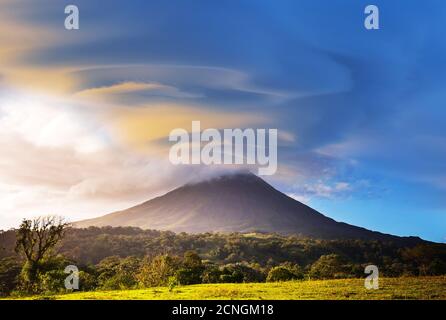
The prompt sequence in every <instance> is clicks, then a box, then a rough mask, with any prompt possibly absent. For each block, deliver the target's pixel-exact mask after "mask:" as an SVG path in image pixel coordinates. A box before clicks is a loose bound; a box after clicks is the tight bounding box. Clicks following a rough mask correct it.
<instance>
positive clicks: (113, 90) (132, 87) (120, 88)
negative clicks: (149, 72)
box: [76, 81, 168, 98]
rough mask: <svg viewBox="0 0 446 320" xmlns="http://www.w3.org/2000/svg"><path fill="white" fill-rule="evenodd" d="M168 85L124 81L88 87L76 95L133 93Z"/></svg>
mask: <svg viewBox="0 0 446 320" xmlns="http://www.w3.org/2000/svg"><path fill="white" fill-rule="evenodd" d="M166 87H168V86H164V85H162V84H158V83H146V82H133V81H129V82H122V83H118V84H114V85H111V86H104V87H98V88H91V89H86V90H83V91H80V92H78V93H77V94H76V95H77V96H79V97H87V98H95V97H102V96H106V95H110V94H121V93H132V92H138V91H145V90H157V89H164V88H166Z"/></svg>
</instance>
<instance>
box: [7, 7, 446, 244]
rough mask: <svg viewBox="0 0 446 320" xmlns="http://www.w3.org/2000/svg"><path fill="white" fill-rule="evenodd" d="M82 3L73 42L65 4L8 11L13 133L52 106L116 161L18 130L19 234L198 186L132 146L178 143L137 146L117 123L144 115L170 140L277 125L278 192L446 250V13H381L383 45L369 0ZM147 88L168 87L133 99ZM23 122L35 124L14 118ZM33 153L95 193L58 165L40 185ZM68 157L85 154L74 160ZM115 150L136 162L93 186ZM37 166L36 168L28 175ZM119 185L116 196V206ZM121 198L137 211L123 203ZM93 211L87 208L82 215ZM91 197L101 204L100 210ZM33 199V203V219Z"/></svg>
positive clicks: (12, 201) (14, 192)
mask: <svg viewBox="0 0 446 320" xmlns="http://www.w3.org/2000/svg"><path fill="white" fill-rule="evenodd" d="M67 4H68V2H67ZM70 4H76V5H77V6H78V7H79V10H80V30H78V31H67V30H65V29H64V28H63V19H64V14H63V8H64V4H61V2H60V1H43V0H38V1H33V2H32V4H30V3H29V1H21V0H18V1H5V3H4V4H2V5H1V6H3V12H4V15H5V17H3V19H2V21H3V22H2V24H3V26H2V29H3V30H5V27H6V26H8V28H9V29H10V30H14V29H16V30H17V39H18V40H14V39H12V38H11V37H9V36H8V34H7V33H6V32H3V33H0V41H2V42H3V45H2V47H3V48H10V49H11V50H9V51H7V50H6V51H5V53H3V54H4V56H2V55H1V54H2V52H1V51H0V57H3V61H4V62H3V63H1V64H0V65H1V66H2V69H3V70H4V71H3V72H1V76H2V77H1V79H2V81H1V82H0V85H1V87H0V89H1V94H2V96H3V109H0V121H3V122H4V123H5V126H4V128H6V127H7V126H6V125H9V126H10V127H11V128H12V127H13V124H14V125H15V127H14V128H17V125H16V124H17V123H16V122H8V121H12V120H11V119H13V120H14V121H16V119H19V120H17V121H22V120H20V119H22V115H18V116H15V114H14V116H11V112H12V111H11V110H10V109H8V103H9V101H11V99H13V100H14V101H16V100H17V99H16V97H17V96H20V97H29V99H30V100H32V101H36V100H35V98H34V96H35V95H38V96H39V98H40V99H42V101H43V102H42V103H41V104H42V105H44V106H43V107H42V108H47V107H48V106H49V105H57V106H58V108H59V109H57V111H55V112H56V114H57V115H59V112H64V113H63V115H61V119H69V120H70V121H69V122H70V123H71V124H73V122H76V121H77V122H76V123H79V126H76V127H75V128H73V129H72V131H70V134H75V135H76V136H79V132H82V134H85V137H86V138H85V139H87V140H88V145H90V144H91V145H92V146H95V148H96V147H97V146H101V147H97V149H94V148H93V147H92V148H93V149H89V152H90V153H89V156H88V157H87V156H86V155H85V152H84V153H82V157H80V156H78V155H77V154H76V152H77V151H78V149H79V148H77V147H76V146H75V145H76V143H78V142H79V141H78V140H77V139H71V140H70V138H69V137H71V136H70V135H69V134H68V133H67V134H66V135H64V137H68V138H64V143H62V142H59V141H56V142H57V143H56V142H54V139H50V140H48V139H47V140H45V139H44V140H38V141H37V142H36V141H35V140H33V136H34V135H33V134H29V133H28V131H26V132H25V131H23V130H21V131H20V132H16V131H14V130H16V129H14V130H13V129H11V130H9V131H7V130H6V129H4V132H3V133H2V134H3V137H4V140H5V141H6V137H8V141H11V139H13V137H14V138H17V139H19V140H20V142H21V143H23V148H24V150H28V151H26V152H25V151H20V150H19V149H18V148H19V147H18V146H19V145H20V143H15V144H14V145H11V146H9V147H10V148H12V150H11V151H12V152H8V154H11V153H12V154H15V158H13V159H12V158H11V161H8V162H7V164H8V167H7V169H4V170H3V171H0V177H2V178H3V181H4V183H3V187H2V185H0V189H1V188H3V189H4V190H6V191H5V192H6V193H5V194H7V195H6V196H4V199H3V200H4V201H5V202H7V203H9V207H8V208H9V209H7V208H6V207H5V210H6V211H5V212H6V213H4V215H5V216H2V218H3V219H4V221H8V222H7V223H4V227H9V226H12V225H14V224H15V223H16V221H17V219H18V216H19V215H20V214H21V213H22V212H24V214H25V213H26V214H29V215H31V214H35V213H37V212H38V211H39V210H42V209H45V210H47V208H56V210H57V209H58V208H61V210H62V209H63V210H66V212H65V214H67V215H68V216H73V217H76V218H77V217H80V216H83V215H85V216H87V215H88V208H93V207H94V208H95V209H94V210H93V212H94V214H95V215H98V214H100V213H106V212H107V210H111V209H115V208H121V207H125V206H127V205H130V204H132V203H135V202H138V201H140V200H142V199H143V198H144V197H147V195H148V194H152V193H153V194H156V193H159V192H161V191H162V190H167V189H169V188H172V187H175V186H176V185H178V184H181V183H182V182H184V181H186V180H187V179H189V178H190V177H189V176H190V175H191V174H192V175H198V174H199V173H197V171H195V169H194V170H186V171H184V172H183V171H181V172H177V171H172V170H169V168H168V167H166V166H164V165H162V164H160V160H159V159H155V156H154V155H153V154H152V153H151V154H150V156H149V155H147V154H145V153H139V152H137V153H138V154H136V153H135V152H134V150H133V149H132V150H131V151H128V150H129V149H127V147H128V146H129V145H131V146H132V147H133V146H134V145H135V144H136V145H139V144H141V141H140V140H138V139H142V140H143V141H145V140H144V139H146V140H147V139H149V138H150V139H153V140H159V139H163V135H162V132H160V133H159V134H158V135H153V133H151V135H150V136H143V137H138V139H137V138H135V134H134V133H132V134H130V133H129V132H127V131H128V127H129V126H128V125H122V123H121V122H120V121H117V120H116V118H114V117H117V119H123V118H126V117H127V113H129V114H131V115H132V117H133V116H134V117H140V116H141V113H140V112H143V114H144V116H147V117H148V118H150V119H153V118H157V117H159V119H161V118H162V119H167V120H162V121H165V122H162V121H161V120H159V121H161V122H162V123H164V125H165V126H166V129H167V128H170V124H169V119H172V118H169V117H170V115H172V117H173V115H174V114H175V115H177V114H178V113H179V112H181V110H185V112H187V113H189V114H193V115H194V116H198V117H200V116H202V117H204V118H206V119H210V120H209V121H210V122H211V123H212V124H214V123H215V126H220V127H224V126H229V127H231V126H233V125H235V124H237V125H243V126H245V127H249V126H251V127H253V126H258V127H264V126H269V127H276V128H278V129H279V132H283V133H286V136H287V137H288V139H283V140H281V141H280V146H279V151H278V154H279V172H278V174H277V176H274V177H270V178H268V181H269V182H271V183H272V184H274V185H275V186H276V187H277V188H279V189H280V190H281V191H284V192H286V193H288V194H290V195H292V196H294V197H295V198H296V199H299V200H302V201H304V202H306V203H308V204H309V205H311V206H313V207H314V208H316V209H318V210H320V211H321V212H323V213H324V214H326V215H328V216H330V217H333V218H335V219H337V220H342V221H346V222H348V223H352V224H357V225H360V226H364V227H367V228H371V229H375V230H379V231H382V232H388V233H394V234H398V235H418V236H421V237H423V238H426V239H429V240H434V241H442V242H444V241H446V197H445V192H446V148H445V146H446V126H445V120H446V108H445V106H444V103H445V101H446V91H445V90H444V87H445V84H446V83H445V82H446V77H445V75H444V73H445V70H446V41H444V20H445V18H446V3H445V2H444V1H440V0H438V1H435V0H432V1H428V2H422V1H407V0H406V1H403V0H395V1H373V4H375V5H377V6H378V8H379V9H380V27H381V28H380V30H373V31H370V30H366V29H365V28H364V27H363V22H364V18H365V15H364V13H363V12H364V8H365V7H366V6H367V5H368V4H370V3H369V1H361V0H355V1H347V0H334V1H318V0H311V1H309V0H308V1H296V0H295V1H240V0H239V1H215V2H211V1H156V2H155V1H140V0H135V1H92V0H88V1H86V0H82V1H80V0H73V1H70ZM20 40H21V41H20ZM24 43H25V44H28V45H23V44H24ZM10 52H13V53H14V54H12V55H11V54H10ZM120 84H121V85H122V84H127V87H125V88H123V87H122V86H119V85H120ZM135 84H139V85H141V84H143V85H144V84H145V85H147V84H156V85H157V87H156V88H155V89H154V87H153V86H147V87H145V88H146V89H144V90H141V89H138V90H135V89H132V90H128V87H129V86H132V85H133V86H134V85H135ZM106 87H108V88H112V89H111V90H109V91H107V92H108V94H109V95H108V96H107V97H105V96H104V92H103V90H102V91H101V90H98V89H101V88H102V89H103V88H106ZM139 88H140V87H139ZM110 92H112V94H110ZM12 93H14V94H12ZM93 93H94V94H93ZM92 94H93V95H92ZM98 94H101V97H100V99H98ZM11 95H13V98H11V97H10V96H11ZM42 96H44V98H42ZM85 96H87V98H88V99H87V100H86V99H85ZM79 97H81V98H84V99H83V100H82V99H79ZM8 99H9V100H8ZM22 109H23V110H26V111H23V112H28V113H29V112H34V111H35V108H34V107H33V108H31V111H29V110H28V109H26V108H25V107H24V108H20V106H19V107H17V108H15V109H14V110H22ZM52 110H53V109H51V111H49V112H53V111H52ZM61 110H62V111H61ZM38 113H39V114H40V112H38ZM65 113H66V114H65ZM116 115H117V116H116ZM262 116H263V118H262ZM73 117H75V118H76V120H72V118H73ZM25 118H26V119H29V116H26V117H25ZM258 118H262V119H258ZM110 119H112V120H110ZM132 119H133V118H132ZM221 119H223V120H221ZM217 120H221V122H219V123H216V121H217ZM132 121H133V120H132ZM172 121H173V120H172ZM178 121H179V120H178ZM212 121H214V122H212ZM45 122H46V120H45V119H43V120H42V122H41V123H45ZM62 122H63V121H62V120H61V123H62ZM173 122H174V123H177V122H176V121H173ZM20 123H22V122H20ZM26 123H27V124H28V122H26ZM116 123H118V124H116ZM132 123H133V122H132ZM54 126H55V127H57V126H56V125H54ZM172 126H173V124H172ZM19 127H20V128H22V127H23V126H19ZM26 128H27V129H26V130H28V129H29V128H28V127H26ZM58 128H66V126H65V125H61V127H58ZM50 129H51V128H50ZM50 129H48V130H50ZM29 130H41V125H36V126H32V129H29ZM126 130H127V131H126ZM13 131H14V132H13ZM84 131H85V132H84ZM124 131H125V132H124ZM161 131H163V130H161ZM163 132H164V131H163ZM18 136H19V137H18ZM41 136H42V135H41V134H39V137H41ZM92 136H94V137H93V138H92ZM30 137H31V138H30ZM42 139H43V138H42ZM87 140H85V141H87ZM67 141H68V142H67ZM29 144H30V145H32V146H33V148H31V149H32V150H34V152H36V157H37V158H42V159H45V161H46V163H48V161H56V160H57V161H59V160H60V159H61V158H62V159H64V160H63V161H68V163H70V164H71V165H70V166H69V168H74V169H72V170H78V171H75V173H73V175H75V176H78V177H79V176H81V177H84V179H73V178H71V177H65V176H64V175H63V174H60V170H62V169H61V168H60V167H58V166H54V167H52V168H50V170H52V171H50V172H53V173H54V174H52V178H51V179H50V180H51V181H50V182H48V177H43V176H40V175H37V174H36V172H42V170H43V169H42V168H45V170H47V169H48V168H47V167H46V166H44V165H43V164H42V163H37V162H38V161H37V160H36V161H35V162H33V163H32V164H30V163H28V162H29V160H27V162H24V160H23V161H19V160H18V159H19V158H18V157H23V158H28V159H29V157H30V156H31V154H29V153H27V152H30V151H29V150H30V145H29ZM142 144H143V143H142ZM117 145H119V146H117ZM7 147H8V146H7V145H6V144H4V146H3V148H4V149H5V150H9V149H7ZM67 148H74V150H75V151H73V153H72V157H69V156H67V154H70V153H67ZM76 148H77V149H76ZM113 148H120V149H119V150H123V149H124V148H125V150H126V152H127V151H128V154H129V155H128V157H124V156H123V159H119V160H116V162H117V163H115V162H113V163H112V161H111V160H109V158H107V157H106V158H107V159H108V160H107V161H108V162H107V163H105V164H103V167H104V168H109V171H107V172H106V173H104V175H103V176H99V175H98V176H94V177H93V178H92V175H96V174H97V172H98V170H96V169H94V168H96V167H94V166H95V165H96V163H97V159H98V158H100V157H104V154H103V153H104V152H105V153H106V152H112V151H115V150H116V149H113ZM92 150H93V151H92ZM19 151H20V152H19ZM62 151H63V152H62ZM84 151H85V150H84ZM152 151H153V150H152ZM5 153H6V152H5ZM122 154H125V152H123V153H122ZM48 159H50V160H48ZM51 159H53V160H51ZM42 161H43V160H42ZM12 162H17V163H18V164H16V165H15V167H13V166H12V164H11V163H12ZM5 163H6V161H5ZM129 163H131V165H129ZM24 165H27V166H30V165H32V166H35V168H34V169H33V170H31V169H29V171H30V172H26V173H23V169H22V168H23V167H21V166H24ZM123 166H124V167H125V168H128V167H126V166H131V168H130V169H128V171H130V172H134V173H133V175H130V176H123V175H122V173H121V174H119V176H116V177H115V176H113V177H112V178H113V179H115V180H113V179H112V181H108V182H107V183H106V182H103V181H105V180H103V179H105V178H106V177H110V175H111V174H113V175H115V172H116V171H117V170H118V169H117V168H122V167H123ZM147 167H156V168H157V169H156V172H157V175H159V178H158V179H157V182H154V183H152V184H150V185H147V183H146V182H144V181H143V182H141V181H139V180H137V181H135V180H134V177H135V176H137V177H140V176H141V174H140V173H141V172H144V174H143V175H142V176H143V177H145V174H147V175H149V176H151V174H152V173H151V172H146V171H145V170H146V168H147ZM5 168H6V167H5ZM160 168H162V169H160ZM64 170H65V169H64ZM133 170H134V171H133ZM18 172H20V174H18ZM172 172H175V173H172ZM61 176H63V177H61ZM55 177H57V179H56V178H55ZM132 179H133V180H132ZM98 181H99V182H98ZM113 181H115V183H116V186H114V187H113V188H114V190H115V191H114V192H116V193H113V192H111V191H110V192H108V193H105V194H102V193H103V192H102V189H101V188H102V187H103V186H104V185H110V184H111V185H113ZM123 181H125V183H123ZM129 181H133V182H129ZM166 181H167V182H166ZM31 182H32V183H31ZM30 185H32V186H33V188H32V190H30V187H29V186H30ZM117 185H119V187H118V186H117ZM122 185H125V186H127V189H124V190H123V189H122ZM129 185H131V186H130V187H128V186H129ZM73 190H74V191H73ZM98 190H101V191H98ZM42 194H45V195H46V196H48V195H49V196H48V199H53V200H51V201H50V200H48V203H46V204H45V206H43V207H40V204H39V206H35V205H34V203H35V202H33V199H40V197H41V196H42ZM116 194H121V195H128V198H125V201H124V200H122V201H120V202H116V200H114V202H113V201H112V200H111V199H116ZM18 195H20V196H18ZM78 197H80V198H82V199H83V200H85V203H88V205H85V207H78V206H74V205H73V207H72V209H67V207H69V205H68V204H69V203H70V201H72V203H78V202H79V201H78V200H79V198H78ZM91 198H95V200H94V201H98V200H97V199H98V198H100V199H101V202H95V204H94V205H93V204H92V202H88V201H93V200H91ZM23 199H25V202H26V203H28V204H27V206H26V207H22V205H21V207H20V211H18V209H17V203H18V202H19V201H22V200H23ZM87 200H88V201H87ZM20 203H23V201H22V202H20ZM99 208H100V209H99ZM8 210H9V211H8ZM63 210H62V211H63ZM19 212H20V213H19ZM79 212H82V215H80V213H79ZM6 215H7V216H6ZM0 227H1V225H0Z"/></svg>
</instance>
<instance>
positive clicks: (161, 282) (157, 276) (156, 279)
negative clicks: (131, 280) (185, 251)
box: [136, 255, 180, 288]
mask: <svg viewBox="0 0 446 320" xmlns="http://www.w3.org/2000/svg"><path fill="white" fill-rule="evenodd" d="M179 265H180V262H179V259H178V258H176V257H171V256H168V255H160V256H156V257H154V258H153V259H148V258H146V259H145V261H144V262H143V264H142V266H141V267H140V269H139V271H138V273H137V275H136V279H137V281H138V284H139V285H140V286H141V287H144V288H146V287H157V286H166V285H167V284H168V282H169V278H170V277H172V276H175V273H176V272H177V270H178V268H179Z"/></svg>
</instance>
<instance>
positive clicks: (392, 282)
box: [31, 277, 446, 300]
mask: <svg viewBox="0 0 446 320" xmlns="http://www.w3.org/2000/svg"><path fill="white" fill-rule="evenodd" d="M379 284H380V288H379V289H378V290H367V289H365V287H364V279H342V280H309V281H288V282H278V283H242V284H233V283H225V284H199V285H191V286H180V287H176V288H173V289H172V290H169V288H165V287H157V288H149V289H138V290H116V291H94V292H77V293H70V294H63V295H55V296H35V297H31V298H32V299H66V300H73V299H74V300H78V299H82V300H84V299H93V300H104V299H105V300H110V299H111V300H114V299H119V300H121V299H129V300H133V299H138V300H158V299H159V300H183V299H190V300H195V299H205V300H206V299H211V300H226V299H241V300H245V299H247V300H252V299H253V300H262V299H265V300H268V299H274V300H287V299H291V300H298V299H311V300H312V299H330V300H338V299H361V300H362V299H386V300H387V299H446V277H407V278H380V283H379Z"/></svg>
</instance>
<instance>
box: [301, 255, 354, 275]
mask: <svg viewBox="0 0 446 320" xmlns="http://www.w3.org/2000/svg"><path fill="white" fill-rule="evenodd" d="M351 270H352V268H351V265H349V264H348V263H347V261H345V259H344V258H342V257H341V256H339V255H337V254H327V255H322V256H321V257H320V258H319V259H318V260H317V261H316V262H315V263H313V264H312V266H311V269H310V277H312V278H315V279H333V278H337V279H341V278H351V277H352V273H351Z"/></svg>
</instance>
